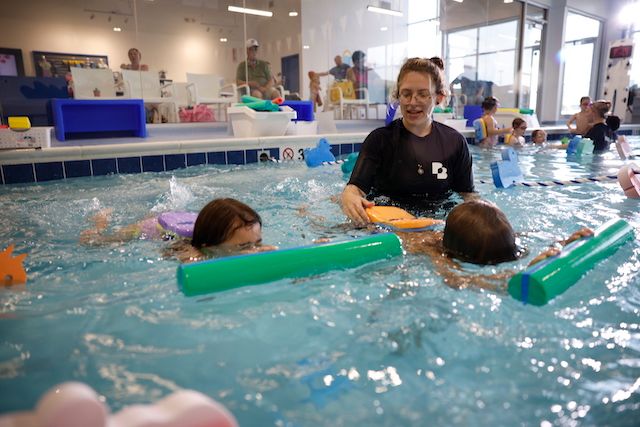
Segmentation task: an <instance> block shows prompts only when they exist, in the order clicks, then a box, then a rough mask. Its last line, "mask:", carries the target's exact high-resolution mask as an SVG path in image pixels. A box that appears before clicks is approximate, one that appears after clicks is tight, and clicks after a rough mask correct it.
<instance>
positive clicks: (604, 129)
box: [584, 123, 612, 153]
mask: <svg viewBox="0 0 640 427" xmlns="http://www.w3.org/2000/svg"><path fill="white" fill-rule="evenodd" d="M584 137H585V138H589V139H590V140H592V141H593V152H594V153H600V152H603V151H606V150H608V149H609V143H610V141H611V139H610V138H611V137H612V132H611V129H610V128H609V126H607V125H606V124H604V123H597V124H595V125H593V127H592V128H591V129H589V132H587V134H586V135H585V136H584Z"/></svg>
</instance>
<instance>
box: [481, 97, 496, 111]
mask: <svg viewBox="0 0 640 427" xmlns="http://www.w3.org/2000/svg"><path fill="white" fill-rule="evenodd" d="M497 105H498V98H496V97H493V96H487V97H486V98H485V99H484V101H482V109H483V110H484V111H490V110H493V108H494V107H495V106H497Z"/></svg>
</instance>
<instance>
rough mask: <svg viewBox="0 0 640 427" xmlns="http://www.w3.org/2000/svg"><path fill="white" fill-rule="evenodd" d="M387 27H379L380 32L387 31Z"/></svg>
mask: <svg viewBox="0 0 640 427" xmlns="http://www.w3.org/2000/svg"><path fill="white" fill-rule="evenodd" d="M388 29H389V27H380V31H387V30H388Z"/></svg>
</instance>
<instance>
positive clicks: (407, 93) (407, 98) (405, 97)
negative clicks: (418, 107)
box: [400, 89, 431, 102]
mask: <svg viewBox="0 0 640 427" xmlns="http://www.w3.org/2000/svg"><path fill="white" fill-rule="evenodd" d="M414 96H415V97H416V101H418V102H426V101H428V100H429V99H431V92H429V90H427V89H421V90H418V91H416V92H414V91H412V90H401V91H400V100H401V101H403V102H411V100H412V99H413V97H414Z"/></svg>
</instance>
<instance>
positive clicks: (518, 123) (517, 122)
mask: <svg viewBox="0 0 640 427" xmlns="http://www.w3.org/2000/svg"><path fill="white" fill-rule="evenodd" d="M523 124H527V122H525V121H524V120H523V119H521V118H520V117H516V118H515V119H513V121H512V122H511V127H512V128H514V129H515V128H519V127H520V126H522V125H523Z"/></svg>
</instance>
